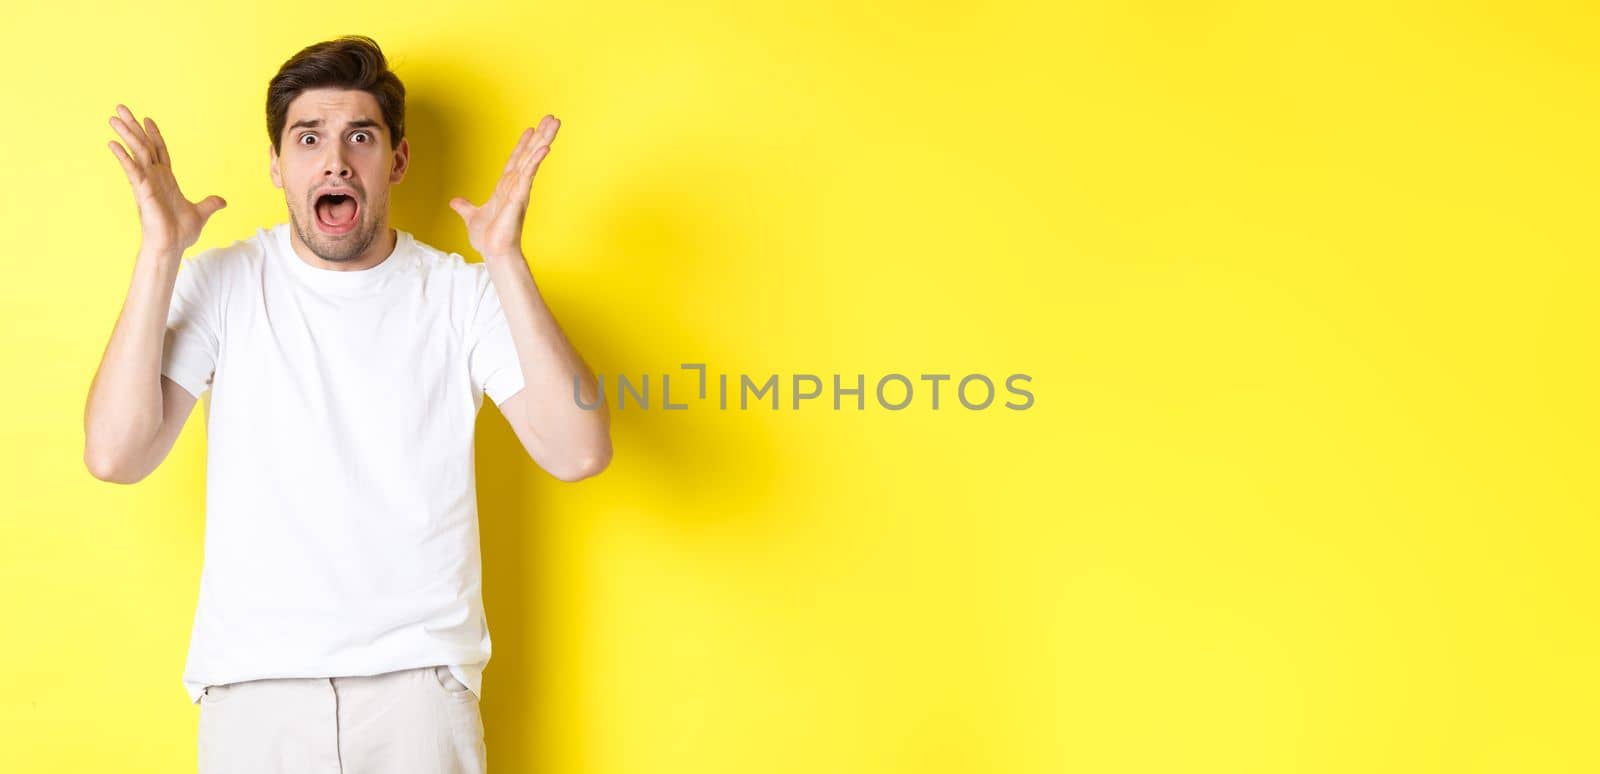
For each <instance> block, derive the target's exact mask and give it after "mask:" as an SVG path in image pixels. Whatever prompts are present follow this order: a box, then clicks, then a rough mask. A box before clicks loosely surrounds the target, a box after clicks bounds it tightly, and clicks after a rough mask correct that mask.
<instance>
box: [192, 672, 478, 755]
mask: <svg viewBox="0 0 1600 774" xmlns="http://www.w3.org/2000/svg"><path fill="white" fill-rule="evenodd" d="M199 746H200V750H199V753H200V774H280V773H282V772H294V773H295V774H323V773H324V772H326V774H378V773H379V772H382V774H483V772H484V770H485V768H486V767H487V752H486V750H485V748H484V741H483V719H482V717H481V716H480V715H479V714H478V697H477V695H476V694H474V693H473V692H472V691H471V690H469V689H468V688H467V686H465V685H463V684H462V683H461V681H459V680H457V679H456V678H455V676H454V675H452V674H450V669H449V668H448V667H445V666H436V667H419V668H416V669H403V670H400V671H398V672H386V673H384V674H381V675H366V676H359V677H304V678H302V677H295V678H275V679H268V680H247V681H244V682H239V683H230V684H228V685H213V686H210V687H209V688H207V689H206V691H205V693H204V694H203V695H202V696H201V697H200V745H199Z"/></svg>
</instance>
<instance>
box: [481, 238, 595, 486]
mask: <svg viewBox="0 0 1600 774" xmlns="http://www.w3.org/2000/svg"><path fill="white" fill-rule="evenodd" d="M484 263H485V264H486V265H487V266H488V267H489V276H490V279H491V280H492V281H493V283H494V289H495V292H496V293H497V294H499V299H500V306H501V309H502V311H503V312H504V314H505V316H506V325H507V327H509V328H510V330H511V338H512V340H513V341H514V342H515V343H516V349H517V359H518V360H519V362H520V363H521V365H522V381H523V390H524V392H525V395H524V398H525V400H524V401H523V403H522V405H523V407H524V408H525V411H526V416H527V419H528V424H529V427H528V431H529V433H530V434H532V435H533V436H534V437H536V438H538V439H539V441H540V445H541V446H543V447H544V448H546V449H549V450H553V451H557V452H559V453H560V454H562V455H563V456H565V457H567V458H569V459H574V460H577V461H579V462H581V463H587V462H592V461H596V460H599V461H602V464H603V461H604V460H608V459H609V458H610V456H611V436H610V414H609V412H608V411H607V409H606V404H605V396H604V395H603V394H601V392H600V389H599V385H598V384H597V382H596V380H595V377H594V373H593V372H592V371H590V369H589V367H588V365H587V364H585V363H584V362H583V358H582V357H581V356H580V355H579V354H578V352H577V350H576V349H575V348H574V347H573V346H572V342H571V341H569V340H568V339H567V336H566V334H565V333H563V332H562V330H561V326H560V325H559V324H558V323H557V322H556V319H555V315H554V314H552V313H551V311H550V307H549V306H548V305H547V304H546V303H545V300H544V297H543V296H542V295H541V294H540V292H539V288H538V285H537V284H536V283H535V282H534V279H533V273H532V272H531V271H530V270H529V268H528V263H527V260H526V259H525V258H524V257H523V256H522V255H521V254H520V253H519V254H514V255H508V256H506V257H503V258H492V257H485V259H484ZM575 379H576V380H577V383H578V388H577V396H576V399H574V391H573V382H574V380H575ZM579 400H581V401H582V406H580V405H579V404H578V401H579ZM597 403H598V404H599V405H598V406H596V404H597ZM583 406H591V407H594V408H589V409H585V408H583Z"/></svg>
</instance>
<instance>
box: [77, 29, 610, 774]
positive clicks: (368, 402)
mask: <svg viewBox="0 0 1600 774" xmlns="http://www.w3.org/2000/svg"><path fill="white" fill-rule="evenodd" d="M110 124H111V126H112V128H113V129H114V130H115V131H116V134H117V135H118V136H119V137H120V138H121V140H122V143H121V144H119V143H118V142H116V141H114V140H113V141H112V142H110V143H109V145H110V148H111V151H112V153H113V154H114V155H115V156H116V158H117V159H118V161H119V162H120V163H121V165H122V168H123V170H124V172H126V174H127V177H128V181H129V183H130V185H131V186H132V188H133V191H134V193H135V196H136V199H137V201H138V205H139V217H140V223H141V228H142V233H143V239H142V243H141V245H140V250H139V253H138V258H137V259H136V261H135V264H134V272H133V280H132V286H131V288H130V290H129V292H128V296H127V299H126V301H125V302H124V305H123V309H122V313H121V315H120V316H119V318H118V320H117V323H116V327H115V329H114V330H113V331H112V334H111V340H110V344H109V345H108V346H107V348H106V351H105V355H104V357H103V359H102V361H101V364H100V368H99V371H98V372H97V373H96V375H95V379H94V383H93V386H92V387H91V389H90V394H89V398H88V405H87V408H86V412H85V419H84V423H85V451H84V460H85V463H86V464H87V466H88V467H89V469H90V471H91V472H92V473H93V474H94V475H95V476H96V477H97V478H100V479H102V480H106V481H114V482H118V483H124V484H127V483H134V482H137V481H139V480H141V479H143V478H144V477H145V476H147V475H148V474H149V473H150V472H151V471H152V470H153V469H155V468H156V467H157V466H158V465H159V464H160V463H161V461H162V460H163V459H164V458H165V457H166V455H167V453H168V451H169V450H170V449H171V448H172V444H173V442H174V440H175V439H176V438H177V436H178V432H179V430H180V429H181V428H182V426H183V423H184V421H185V419H186V418H187V417H188V415H189V413H190V411H191V409H192V408H193V407H194V403H195V401H196V400H197V399H198V397H199V396H200V394H201V393H203V392H205V391H206V390H210V392H211V399H210V401H209V404H208V410H207V429H208V459H207V489H206V530H205V562H204V567H203V570H202V573H201V578H200V594H199V600H198V604H197V606H196V609H195V618H194V628H193V632H192V638H191V641H190V646H189V656H188V662H187V664H186V665H185V671H184V677H183V681H184V684H185V686H186V688H187V689H188V692H189V695H190V699H191V701H194V702H196V703H198V704H199V705H200V728H199V759H200V761H199V762H200V770H201V771H202V772H203V773H205V772H221V771H229V772H234V771H252V772H256V771H262V772H265V771H272V772H278V771H285V772H287V771H294V772H321V771H329V772H337V771H381V772H457V771H462V772H466V771H474V772H476V771H483V770H484V767H485V749H484V740H483V725H482V719H481V717H480V715H479V710H478V696H479V694H480V693H481V681H482V673H483V668H484V666H485V665H486V664H487V662H488V659H489V654H490V639H489V632H488V627H487V623H486V620H485V617H484V613H483V606H482V595H481V590H480V578H481V572H480V562H479V553H478V549H479V546H478V524H477V510H476V493H475V488H474V480H473V470H474V467H473V458H472V452H473V448H472V444H473V429H474V418H475V416H476V414H477V412H478V410H479V408H480V407H481V405H482V397H483V395H484V394H485V393H487V394H488V395H489V397H490V398H491V399H493V400H494V401H495V403H496V404H497V405H498V406H499V408H500V411H501V413H502V414H503V415H504V416H505V418H506V420H507V421H508V422H509V423H510V424H511V427H512V428H513V430H514V431H515V433H516V435H517V437H518V439H520V441H521V443H522V444H523V446H524V447H525V448H526V449H527V451H528V453H529V455H530V456H531V457H532V458H533V459H534V460H535V461H536V462H537V463H538V464H539V465H540V466H541V467H543V468H544V469H545V470H547V471H549V472H550V473H551V474H553V475H555V476H556V477H557V478H559V479H561V480H563V481H577V480H580V479H583V478H586V477H588V476H593V475H595V474H596V473H598V472H600V471H601V470H602V469H604V468H605V467H606V465H607V464H608V463H609V460H610V457H611V442H610V437H609V433H610V431H609V415H608V413H607V411H606V408H605V405H604V403H603V402H602V403H600V405H599V408H597V409H593V410H588V409H584V408H582V406H593V405H595V403H596V402H597V401H601V400H602V397H603V396H601V395H599V394H598V387H597V385H596V383H595V379H594V376H593V374H592V373H591V371H590V370H589V368H588V367H587V366H586V365H585V363H584V362H583V360H582V358H580V357H579V355H578V353H577V352H576V351H574V349H573V347H572V345H571V343H570V342H569V341H568V340H567V338H566V336H565V335H564V334H563V333H562V331H561V329H560V327H559V326H558V325H557V323H556V321H555V319H554V318H553V316H552V315H551V313H550V310H549V309H548V308H547V307H546V305H545V303H544V301H543V299H542V298H541V296H540V293H539V290H538V287H537V286H536V285H535V283H534V280H533V277H532V274H531V272H530V270H529V268H528V264H527V261H526V260H525V258H524V256H523V254H522V252H521V236H522V223H523V219H524V216H525V214H526V211H527V206H528V199H529V188H530V186H531V184H532V180H533V176H534V174H535V172H536V171H537V170H538V167H539V164H540V162H541V161H542V160H543V159H544V158H545V155H546V154H547V153H548V152H549V150H550V143H551V142H552V141H553V140H554V139H555V135H556V131H557V129H558V127H559V125H560V122H559V121H557V120H556V119H555V117H554V116H545V117H544V119H543V120H542V121H540V122H539V124H538V126H536V127H532V128H529V129H527V130H525V131H524V132H523V133H522V136H521V138H520V139H519V140H518V142H517V144H516V147H515V149H514V150H513V151H512V153H511V156H510V159H509V160H508V161H507V163H506V165H505V168H504V169H503V170H502V176H501V178H500V180H499V183H498V184H497V185H496V187H495V190H494V192H493V194H492V195H491V196H490V197H489V199H488V200H487V201H486V202H485V203H484V204H483V205H481V206H474V205H473V204H471V203H469V202H468V201H467V200H465V199H462V198H459V197H457V198H455V199H452V200H451V201H450V202H449V206H450V207H451V208H452V209H454V210H455V211H456V212H457V213H458V214H459V215H460V216H461V217H462V220H463V222H464V223H465V225H466V229H467V237H468V241H469V242H470V243H471V245H472V247H473V248H474V249H475V250H477V251H478V252H479V253H480V254H481V255H482V256H483V261H482V263H467V262H466V261H465V260H463V259H462V257H461V256H460V255H457V254H455V253H444V252H442V251H440V250H437V249H435V248H433V247H430V246H428V245H426V244H424V243H422V242H420V241H418V240H417V239H416V238H415V237H413V236H412V235H411V234H409V233H407V232H405V231H400V230H396V229H393V228H391V227H390V225H389V207H388V205H389V189H390V186H392V185H395V184H398V183H400V181H401V180H402V179H403V178H404V177H405V173H406V169H407V166H408V163H409V160H410V145H409V142H408V141H407V139H406V137H405V90H404V87H403V86H402V85H401V83H400V80H399V79H398V78H397V77H396V76H395V75H394V73H392V72H390V71H389V69H388V66H387V62H386V60H385V58H384V55H383V53H382V51H381V50H380V49H379V47H378V46H377V44H376V43H375V42H373V41H372V40H371V39H370V38H366V37H362V36H346V37H343V38H339V39H337V40H331V41H326V42H323V43H318V44H316V45H312V46H309V47H307V48H305V49H304V50H302V51H300V52H299V53H297V54H296V55H295V56H294V57H292V58H291V59H289V60H288V61H287V62H285V63H284V65H283V66H282V68H281V69H280V70H279V71H278V73H277V75H276V76H275V77H274V78H273V79H272V81H271V83H270V84H269V87H268V91H267V126H268V132H269V135H270V137H271V140H272V144H271V149H270V151H271V152H270V154H269V159H270V161H271V176H272V181H273V184H274V185H276V186H278V187H280V188H282V189H283V191H284V199H285V201H286V202H287V204H288V210H289V222H288V223H284V224H279V225H277V226H275V227H273V228H270V229H258V230H257V232H256V234H255V235H254V236H253V237H251V238H249V239H244V240H240V241H237V242H234V243H233V244H231V245H228V246H225V247H219V248H213V249H209V250H205V251H203V252H201V253H199V254H198V255H195V256H193V257H191V258H188V259H184V258H182V255H183V252H184V251H185V250H186V249H187V248H189V247H190V246H192V245H193V244H195V242H196V241H197V240H198V239H199V236H200V232H201V229H202V227H203V226H204V224H205V222H206V220H207V219H208V218H209V217H210V216H211V215H212V214H213V213H215V212H216V211H217V210H219V209H221V208H222V207H224V206H226V203H225V202H224V201H223V200H222V199H221V198H220V197H217V196H208V197H206V198H204V199H202V200H200V201H199V202H191V201H189V200H188V199H187V198H185V197H184V195H183V194H182V193H181V192H180V190H179V188H178V184H177V182H176V181H175V179H174V177H173V173H172V162H171V157H170V156H169V154H168V150H167V146H166V141H165V140H164V139H163V138H162V136H161V131H160V129H159V128H158V127H157V126H156V123H155V121H154V120H152V119H150V118H146V119H144V121H143V122H142V123H141V122H140V121H137V120H135V119H134V117H133V115H132V113H131V112H130V111H129V110H128V109H127V108H126V107H124V106H122V105H118V106H117V115H116V116H115V117H113V118H112V119H111V120H110ZM180 269H181V270H180ZM579 399H581V403H580V402H579Z"/></svg>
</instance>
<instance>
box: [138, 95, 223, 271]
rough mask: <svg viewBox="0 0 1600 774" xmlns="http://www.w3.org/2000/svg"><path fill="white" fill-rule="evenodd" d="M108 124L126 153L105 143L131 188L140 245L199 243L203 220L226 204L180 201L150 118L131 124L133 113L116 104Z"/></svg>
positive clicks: (164, 148)
mask: <svg viewBox="0 0 1600 774" xmlns="http://www.w3.org/2000/svg"><path fill="white" fill-rule="evenodd" d="M110 124H111V126H112V128H114V129H116V131H117V134H118V135H120V136H121V137H122V140H123V142H124V143H126V144H127V148H126V149H124V148H123V147H122V146H121V145H118V144H117V143H116V142H115V141H112V142H110V143H108V145H110V147H111V152H112V153H113V154H114V155H115V156H116V157H117V160H118V161H120V162H121V163H122V170H123V172H125V173H126V174H127V176H128V184H129V185H130V186H131V187H132V188H133V193H134V199H135V201H136V202H137V204H138V206H139V225H140V228H141V229H142V230H143V239H144V247H145V248H146V249H151V250H157V251H171V250H176V251H179V252H181V251H183V250H185V249H187V248H188V247H189V246H190V245H193V244H194V243H195V242H197V241H199V239H200V231H201V229H203V228H204V227H205V224H206V221H207V220H209V219H210V218H211V215H212V214H213V213H215V212H216V211H217V210H220V209H222V208H223V207H226V206H227V202H225V201H223V199H222V197H220V196H208V197H206V198H205V199H202V200H201V201H199V202H191V201H189V200H188V199H187V198H186V197H184V195H183V191H182V190H180V189H179V188H178V181H177V178H176V177H174V176H173V174H172V157H171V156H170V155H169V153H168V151H167V143H166V140H165V139H164V138H162V136H161V130H160V128H159V127H157V126H156V123H155V120H154V119H151V118H149V117H146V118H145V120H144V123H143V124H142V125H141V124H140V122H138V121H135V120H134V118H133V113H131V112H129V110H128V109H127V108H126V107H123V106H122V105H118V106H117V115H116V116H114V117H112V118H111V120H110Z"/></svg>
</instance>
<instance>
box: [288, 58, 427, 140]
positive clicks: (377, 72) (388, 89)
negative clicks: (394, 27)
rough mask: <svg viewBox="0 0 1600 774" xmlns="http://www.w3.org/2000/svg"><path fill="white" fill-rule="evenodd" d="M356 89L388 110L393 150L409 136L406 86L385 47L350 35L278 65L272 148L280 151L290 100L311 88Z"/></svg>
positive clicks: (380, 107)
mask: <svg viewBox="0 0 1600 774" xmlns="http://www.w3.org/2000/svg"><path fill="white" fill-rule="evenodd" d="M317 88H335V89H354V90H357V91H364V92H366V93H368V94H371V95H372V96H373V98H374V99H376V100H377V101H378V108H379V109H381V110H382V111H383V122H384V123H385V124H387V125H388V129H389V149H390V150H393V149H395V148H397V147H399V145H400V140H402V139H404V138H405V136H406V87H405V85H403V84H401V83H400V78H399V76H397V75H395V74H394V72H392V71H391V70H390V69H389V63H388V61H387V60H385V59H384V57H383V49H381V48H378V43H377V42H376V41H374V40H373V39H372V38H369V37H367V36H365V35H345V36H342V37H339V38H336V39H334V40H326V41H323V42H321V43H313V44H312V45H309V46H306V47H305V48H303V49H300V52H299V53H297V54H295V55H294V56H292V57H290V58H289V61H287V62H284V63H283V66H282V67H280V68H278V74H277V75H274V76H272V82H271V83H269V84H268V85H267V133H268V134H270V135H271V136H272V150H273V152H274V153H281V152H282V151H283V147H282V146H281V145H280V144H279V143H280V142H281V141H282V139H283V125H284V123H286V122H287V121H288V120H289V103H291V102H293V101H294V100H295V97H298V96H300V92H302V91H305V90H307V89H317Z"/></svg>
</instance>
